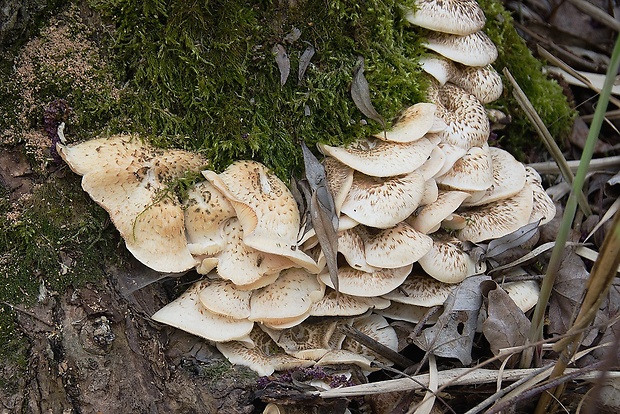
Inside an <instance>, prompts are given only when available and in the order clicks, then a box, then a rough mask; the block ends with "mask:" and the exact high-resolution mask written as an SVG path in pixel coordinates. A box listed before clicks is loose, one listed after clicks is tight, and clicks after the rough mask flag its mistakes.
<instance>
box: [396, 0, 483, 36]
mask: <svg viewBox="0 0 620 414" xmlns="http://www.w3.org/2000/svg"><path fill="white" fill-rule="evenodd" d="M414 7H415V9H414V10H407V13H406V15H405V19H407V20H408V21H409V22H410V23H412V24H415V25H416V26H420V27H424V28H426V29H430V30H434V31H437V32H442V33H452V34H457V35H467V34H471V33H474V32H477V31H479V30H482V28H483V27H484V23H485V22H486V18H485V16H484V12H483V11H482V9H481V8H480V6H479V5H478V3H477V2H476V0H441V1H438V0H416V1H415V2H414Z"/></svg>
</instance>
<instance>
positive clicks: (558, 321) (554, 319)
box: [548, 249, 589, 335]
mask: <svg viewBox="0 0 620 414" xmlns="http://www.w3.org/2000/svg"><path fill="white" fill-rule="evenodd" d="M588 276H589V273H588V271H587V269H586V267H585V265H584V263H583V260H581V258H580V257H579V256H577V255H576V254H575V253H574V251H573V249H567V250H566V251H565V252H564V256H563V257H562V260H561V263H560V268H559V270H558V274H557V276H556V279H555V284H554V285H553V293H552V294H551V300H550V301H549V328H548V330H549V333H550V334H560V335H561V334H564V333H566V332H567V331H568V329H569V328H570V327H571V324H572V321H573V318H574V317H575V316H576V315H577V314H576V311H577V306H579V304H580V303H581V299H582V297H583V292H584V289H585V286H586V281H587V279H588Z"/></svg>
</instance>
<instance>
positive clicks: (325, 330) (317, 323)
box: [260, 319, 338, 361]
mask: <svg viewBox="0 0 620 414" xmlns="http://www.w3.org/2000/svg"><path fill="white" fill-rule="evenodd" d="M337 325H338V320H336V319H320V320H316V319H315V320H312V321H310V320H305V321H304V322H303V323H301V324H299V325H297V326H294V327H292V328H289V329H284V330H276V329H270V328H267V327H265V326H261V327H260V328H261V329H262V330H263V331H265V332H266V333H267V335H269V336H270V337H271V339H272V340H273V341H274V342H275V343H276V344H278V346H279V347H280V348H282V349H283V350H284V352H286V353H287V354H289V355H292V356H294V357H295V358H300V359H309V360H314V361H318V360H319V359H321V357H322V356H323V355H325V354H326V353H327V352H328V351H330V350H331V347H330V343H329V340H330V338H331V337H332V335H333V334H334V331H335V330H336V326H337Z"/></svg>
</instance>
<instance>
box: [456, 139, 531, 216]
mask: <svg viewBox="0 0 620 414" xmlns="http://www.w3.org/2000/svg"><path fill="white" fill-rule="evenodd" d="M489 151H490V154H491V161H492V164H493V184H492V185H491V186H490V187H489V188H488V189H487V190H485V191H481V192H480V193H481V194H480V196H479V195H478V194H475V193H474V194H473V196H472V197H471V198H470V199H468V200H465V201H464V202H463V206H478V205H481V204H488V203H492V202H494V201H497V200H501V199H503V198H508V197H511V196H513V195H515V194H517V193H518V192H519V191H521V189H522V188H523V186H524V185H525V167H524V166H523V164H521V163H520V162H518V161H517V160H516V159H515V157H513V156H512V155H511V154H510V153H509V152H508V151H504V150H503V149H501V148H495V147H490V148H489Z"/></svg>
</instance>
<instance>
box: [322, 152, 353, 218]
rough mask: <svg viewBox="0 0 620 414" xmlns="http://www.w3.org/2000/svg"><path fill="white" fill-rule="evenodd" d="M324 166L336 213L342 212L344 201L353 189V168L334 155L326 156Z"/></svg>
mask: <svg viewBox="0 0 620 414" xmlns="http://www.w3.org/2000/svg"><path fill="white" fill-rule="evenodd" d="M323 167H324V168H325V176H326V177H327V186H328V187H329V191H330V192H331V193H332V196H333V197H334V206H335V207H336V214H340V208H341V207H342V203H344V199H345V198H346V197H347V194H348V193H349V190H350V189H351V184H353V168H351V167H349V166H347V165H344V164H343V163H341V162H340V161H338V160H337V159H335V158H332V157H325V159H324V160H323Z"/></svg>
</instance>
